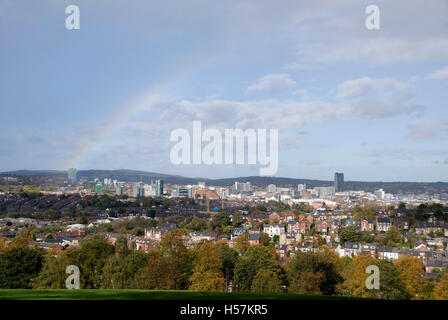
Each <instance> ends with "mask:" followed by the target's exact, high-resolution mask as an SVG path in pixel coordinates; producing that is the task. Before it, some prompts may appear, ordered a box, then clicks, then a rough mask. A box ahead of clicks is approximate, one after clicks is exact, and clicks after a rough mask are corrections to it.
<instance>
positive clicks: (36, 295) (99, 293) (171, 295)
mask: <svg viewBox="0 0 448 320" xmlns="http://www.w3.org/2000/svg"><path fill="white" fill-rule="evenodd" d="M352 299H356V298H350V297H336V296H315V295H300V294H257V293H228V292H199V291H185V290H87V289H82V290H67V289H65V290H26V289H11V290H10V289H0V300H352Z"/></svg>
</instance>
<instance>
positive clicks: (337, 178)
mask: <svg viewBox="0 0 448 320" xmlns="http://www.w3.org/2000/svg"><path fill="white" fill-rule="evenodd" d="M334 191H335V192H343V191H344V174H343V173H339V172H336V173H335V174H334Z"/></svg>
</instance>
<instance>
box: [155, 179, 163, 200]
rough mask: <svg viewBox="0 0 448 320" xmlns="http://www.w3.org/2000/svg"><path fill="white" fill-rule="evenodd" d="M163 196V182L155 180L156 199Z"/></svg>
mask: <svg viewBox="0 0 448 320" xmlns="http://www.w3.org/2000/svg"><path fill="white" fill-rule="evenodd" d="M162 195H163V180H156V197H161V196H162Z"/></svg>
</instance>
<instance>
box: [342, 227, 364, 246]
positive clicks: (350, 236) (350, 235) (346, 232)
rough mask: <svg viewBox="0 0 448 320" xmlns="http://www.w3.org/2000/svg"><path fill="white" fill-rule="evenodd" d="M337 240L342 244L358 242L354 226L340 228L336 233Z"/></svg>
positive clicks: (358, 237) (356, 230)
mask: <svg viewBox="0 0 448 320" xmlns="http://www.w3.org/2000/svg"><path fill="white" fill-rule="evenodd" d="M338 235H339V239H340V241H341V243H342V244H344V243H346V242H355V243H356V242H359V239H360V233H359V231H358V229H357V228H356V226H349V227H343V228H340V229H339V231H338Z"/></svg>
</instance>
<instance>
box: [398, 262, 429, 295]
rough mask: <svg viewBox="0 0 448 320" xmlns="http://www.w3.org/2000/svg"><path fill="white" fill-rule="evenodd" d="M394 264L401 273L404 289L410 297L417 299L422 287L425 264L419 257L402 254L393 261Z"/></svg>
mask: <svg viewBox="0 0 448 320" xmlns="http://www.w3.org/2000/svg"><path fill="white" fill-rule="evenodd" d="M394 264H395V266H396V267H397V268H398V271H399V272H400V274H401V279H402V280H403V282H404V284H405V286H406V290H407V291H408V293H409V294H410V296H411V298H412V299H418V298H419V296H420V293H421V291H422V289H423V284H424V282H423V279H422V276H423V274H424V271H425V266H424V265H423V263H422V262H421V261H420V259H418V258H415V257H412V256H403V257H401V258H398V259H397V260H395V262H394Z"/></svg>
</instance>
